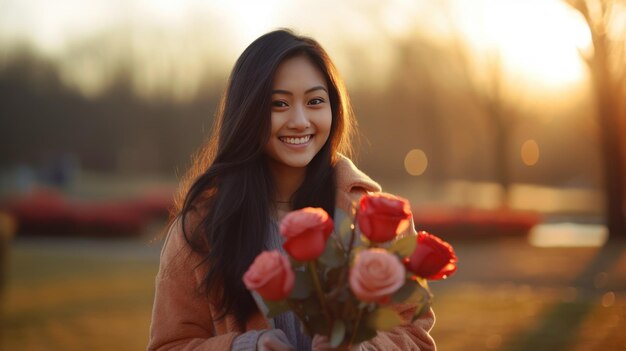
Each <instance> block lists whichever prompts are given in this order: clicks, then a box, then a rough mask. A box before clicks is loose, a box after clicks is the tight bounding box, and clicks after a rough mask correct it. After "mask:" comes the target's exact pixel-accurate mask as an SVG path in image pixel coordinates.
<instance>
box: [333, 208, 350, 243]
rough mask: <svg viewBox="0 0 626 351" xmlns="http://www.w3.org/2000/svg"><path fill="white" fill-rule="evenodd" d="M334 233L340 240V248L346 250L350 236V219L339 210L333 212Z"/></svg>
mask: <svg viewBox="0 0 626 351" xmlns="http://www.w3.org/2000/svg"><path fill="white" fill-rule="evenodd" d="M335 233H337V236H338V238H339V240H341V246H342V247H343V248H344V249H347V248H348V245H349V244H350V235H351V234H352V217H350V216H349V215H348V214H347V213H345V212H344V211H342V210H341V209H337V210H335Z"/></svg>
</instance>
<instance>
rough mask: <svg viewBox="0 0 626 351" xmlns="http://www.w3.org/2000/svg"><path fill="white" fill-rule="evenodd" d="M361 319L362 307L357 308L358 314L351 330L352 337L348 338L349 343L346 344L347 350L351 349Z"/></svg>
mask: <svg viewBox="0 0 626 351" xmlns="http://www.w3.org/2000/svg"><path fill="white" fill-rule="evenodd" d="M361 317H363V307H362V306H359V313H358V314H357V315H356V320H355V321H354V328H353V329H352V335H351V336H350V342H349V343H348V347H349V348H351V347H352V344H353V343H354V338H355V337H356V333H357V331H358V330H359V324H360V323H361Z"/></svg>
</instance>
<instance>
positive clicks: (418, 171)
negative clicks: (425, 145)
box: [404, 149, 428, 176]
mask: <svg viewBox="0 0 626 351" xmlns="http://www.w3.org/2000/svg"><path fill="white" fill-rule="evenodd" d="M404 168H405V169H406V171H407V173H409V174H410V175H412V176H420V175H422V174H423V173H424V172H426V168H428V157H426V153H425V152H424V151H422V150H420V149H413V150H411V151H409V152H408V153H407V154H406V156H405V157H404Z"/></svg>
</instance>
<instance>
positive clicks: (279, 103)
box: [272, 100, 289, 107]
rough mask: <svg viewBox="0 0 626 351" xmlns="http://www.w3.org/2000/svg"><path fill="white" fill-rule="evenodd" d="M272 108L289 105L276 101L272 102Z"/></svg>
mask: <svg viewBox="0 0 626 351" xmlns="http://www.w3.org/2000/svg"><path fill="white" fill-rule="evenodd" d="M272 106H274V107H287V106H289V105H287V103H286V102H284V101H282V100H276V101H272Z"/></svg>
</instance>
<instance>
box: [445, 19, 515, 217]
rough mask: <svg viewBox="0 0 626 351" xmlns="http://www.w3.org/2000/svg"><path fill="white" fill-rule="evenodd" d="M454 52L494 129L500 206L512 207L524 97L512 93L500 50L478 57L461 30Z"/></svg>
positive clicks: (469, 89)
mask: <svg viewBox="0 0 626 351" xmlns="http://www.w3.org/2000/svg"><path fill="white" fill-rule="evenodd" d="M451 26H452V27H453V26H454V25H453V24H451ZM451 52H452V55H451V57H452V59H453V60H454V61H455V63H456V64H457V66H458V70H459V75H460V77H461V82H462V83H464V84H465V87H466V88H465V90H466V91H467V93H468V96H469V98H470V99H471V100H472V101H473V102H474V103H475V104H476V106H477V107H478V109H479V110H480V111H481V113H482V114H483V115H484V116H485V118H486V119H487V122H488V124H489V126H490V127H491V128H493V129H492V135H493V141H492V147H493V155H492V157H493V165H494V169H493V171H494V176H495V179H496V182H498V183H499V184H500V185H501V186H502V190H503V192H502V196H501V198H500V204H501V206H503V207H508V206H509V192H510V187H511V185H512V182H513V181H512V177H511V173H510V166H511V159H510V155H511V145H510V141H511V137H512V134H513V130H514V129H515V127H516V124H517V116H518V115H519V111H517V109H518V108H517V106H519V105H520V104H521V94H517V93H514V92H512V91H511V89H510V85H509V84H508V82H509V80H510V77H509V75H508V74H507V72H506V70H505V67H504V66H503V62H502V54H501V53H500V51H499V50H498V49H495V48H494V49H491V50H489V51H486V52H483V53H482V54H481V55H480V57H477V55H476V53H475V52H473V51H472V49H471V48H470V47H469V46H468V44H467V42H466V41H465V40H463V39H461V37H460V29H457V30H453V38H452V40H451ZM518 93H519V92H518Z"/></svg>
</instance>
